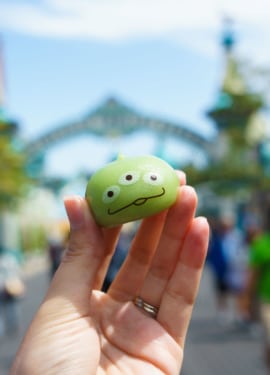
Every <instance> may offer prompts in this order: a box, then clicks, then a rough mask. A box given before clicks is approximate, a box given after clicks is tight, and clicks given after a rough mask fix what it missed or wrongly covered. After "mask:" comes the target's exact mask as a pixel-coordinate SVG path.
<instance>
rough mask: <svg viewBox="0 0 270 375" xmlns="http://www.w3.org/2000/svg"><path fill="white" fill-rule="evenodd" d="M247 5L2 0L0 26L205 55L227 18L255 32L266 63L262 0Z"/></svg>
mask: <svg viewBox="0 0 270 375" xmlns="http://www.w3.org/2000/svg"><path fill="white" fill-rule="evenodd" d="M250 4H252V5H250ZM250 4H247V2H246V0H202V1H198V0H182V1H180V0H43V1H42V0H39V1H35V2H33V1H31V2H30V1H29V0H28V1H27V0H21V1H19V0H17V1H16V0H14V1H12V2H10V1H9V0H2V3H1V4H0V25H1V27H2V29H9V30H15V31H17V32H20V33H26V34H34V35H37V36H47V37H58V38H89V39H99V40H106V41H119V40H120V41H121V40H127V39H131V38H158V37H166V38H171V39H173V40H176V39H177V40H178V41H179V42H180V43H184V44H186V45H187V46H189V48H194V49H196V50H199V51H200V50H201V52H204V53H208V54H209V53H211V48H213V46H212V47H211V43H209V38H211V37H212V38H213V34H215V33H217V32H218V31H219V29H220V24H221V20H222V17H223V16H224V15H229V16H231V17H232V18H234V19H235V20H236V23H238V24H240V25H241V28H242V29H243V30H254V32H256V44H257V55H258V56H263V57H264V56H265V57H269V58H270V52H268V51H266V50H267V49H266V48H265V46H266V40H267V39H268V40H269V36H270V22H269V20H270V7H269V3H268V0H257V1H256V3H254V2H253V3H250ZM215 42H216V41H215ZM252 42H254V41H253V40H252ZM247 47H248V46H247Z"/></svg>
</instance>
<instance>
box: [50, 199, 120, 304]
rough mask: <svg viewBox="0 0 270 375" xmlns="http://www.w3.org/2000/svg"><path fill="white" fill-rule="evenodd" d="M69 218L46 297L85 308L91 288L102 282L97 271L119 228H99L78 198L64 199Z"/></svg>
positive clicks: (84, 204) (102, 263) (84, 202)
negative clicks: (63, 247)
mask: <svg viewBox="0 0 270 375" xmlns="http://www.w3.org/2000/svg"><path fill="white" fill-rule="evenodd" d="M65 207H66V211H67V215H68V218H69V221H70V228H71V231H70V239H69V244H68V249H67V251H66V253H65V255H64V257H63V260H62V262H61V264H60V266H59V268H58V270H57V272H56V274H55V276H54V278H53V281H52V283H51V287H50V288H49V291H48V295H47V298H53V297H57V296H61V298H64V299H65V300H69V301H70V302H71V303H73V304H75V305H76V306H77V307H78V306H79V307H80V310H82V309H88V304H89V297H90V293H91V290H92V289H93V288H94V287H95V286H96V285H97V284H100V283H101V282H102V280H101V275H100V273H101V272H100V270H101V268H102V266H103V265H104V263H106V262H105V259H106V256H107V254H108V253H111V252H112V249H111V246H114V243H115V242H116V237H117V235H118V231H117V230H116V229H115V228H114V230H111V231H110V230H106V231H104V230H102V229H101V228H100V227H99V226H98V225H96V223H95V221H94V219H93V217H92V215H91V213H90V210H89V207H88V205H87V203H86V201H85V200H84V199H83V198H81V197H69V198H66V199H65Z"/></svg>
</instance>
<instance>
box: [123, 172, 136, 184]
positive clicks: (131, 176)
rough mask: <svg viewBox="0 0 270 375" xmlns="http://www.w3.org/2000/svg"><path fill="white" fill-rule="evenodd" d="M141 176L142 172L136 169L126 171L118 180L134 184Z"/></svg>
mask: <svg viewBox="0 0 270 375" xmlns="http://www.w3.org/2000/svg"><path fill="white" fill-rule="evenodd" d="M139 178H140V174H139V173H138V172H136V171H128V172H126V173H124V174H123V175H122V176H121V177H120V178H119V180H118V182H119V184H121V185H132V184H135V182H137V181H138V180H139Z"/></svg>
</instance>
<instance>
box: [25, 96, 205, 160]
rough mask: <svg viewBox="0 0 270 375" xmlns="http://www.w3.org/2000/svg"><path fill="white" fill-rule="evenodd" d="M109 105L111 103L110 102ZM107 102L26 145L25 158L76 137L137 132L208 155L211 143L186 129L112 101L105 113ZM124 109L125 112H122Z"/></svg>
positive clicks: (108, 135)
mask: <svg viewBox="0 0 270 375" xmlns="http://www.w3.org/2000/svg"><path fill="white" fill-rule="evenodd" d="M109 101H110V102H112V99H110V100H109ZM109 101H107V102H106V103H105V104H104V105H103V106H101V107H100V108H99V109H98V110H97V111H95V112H93V113H92V114H90V116H87V117H86V118H84V119H82V120H79V121H75V122H72V123H69V124H67V125H64V126H61V127H58V128H56V129H54V130H52V131H49V132H48V133H46V134H44V135H42V136H41V137H39V138H37V139H36V140H34V141H32V142H29V143H28V144H26V146H25V151H26V154H27V155H28V157H30V158H32V157H35V156H36V155H40V154H43V153H45V152H46V151H47V149H48V147H50V146H52V145H53V144H55V143H57V142H59V141H61V140H63V139H68V138H70V137H73V136H74V135H75V136H77V135H79V134H82V133H91V134H95V135H100V136H102V135H106V136H107V137H110V136H114V135H119V134H130V133H133V132H135V131H137V130H142V129H143V130H146V129H147V130H152V131H154V132H156V133H162V134H165V133H166V135H168V136H174V137H176V138H178V139H179V140H185V141H187V142H189V143H192V144H194V145H196V146H198V147H199V148H202V149H204V150H205V151H206V152H207V153H210V151H211V142H209V141H208V140H206V139H205V138H203V137H202V136H200V135H198V134H196V133H195V132H193V131H190V130H188V129H187V128H185V127H183V126H181V125H179V124H175V123H172V122H168V121H163V120H159V119H155V118H151V117H146V116H142V115H140V114H138V113H137V112H135V111H133V110H129V109H127V107H125V106H123V105H121V104H120V103H119V102H117V101H115V100H113V105H114V112H113V113H108V111H106V108H108V106H109V105H110V104H108V103H109ZM123 108H124V111H123Z"/></svg>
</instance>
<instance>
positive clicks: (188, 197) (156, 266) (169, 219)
mask: <svg viewBox="0 0 270 375" xmlns="http://www.w3.org/2000/svg"><path fill="white" fill-rule="evenodd" d="M196 202H197V197H196V194H195V192H194V190H193V189H192V188H190V187H186V186H183V187H181V188H179V194H178V198H177V202H176V203H175V205H174V206H173V207H172V208H171V209H170V210H169V211H168V213H167V212H162V213H160V214H158V215H155V216H153V217H150V218H147V219H145V220H144V221H143V222H142V225H141V227H140V229H139V231H138V233H137V235H136V237H135V240H134V242H133V244H132V247H131V250H130V251H129V253H128V255H127V258H126V261H125V263H124V265H123V267H122V268H121V270H120V272H119V273H118V276H117V278H116V280H115V281H114V283H113V284H112V286H111V289H110V295H111V296H112V297H114V298H117V299H120V300H131V299H134V297H135V296H136V295H138V294H139V295H140V296H141V297H142V298H143V299H145V300H146V301H147V302H149V303H151V304H153V305H159V302H160V298H161V295H162V293H163V290H164V288H165V285H166V283H167V280H168V278H169V276H170V274H171V273H172V270H173V268H174V266H175V261H176V258H177V254H178V252H179V248H180V245H179V242H181V241H182V240H183V238H184V235H185V232H186V230H187V228H188V226H189V224H190V221H191V219H192V218H193V215H194V212H195V208H196ZM150 265H151V266H150Z"/></svg>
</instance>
